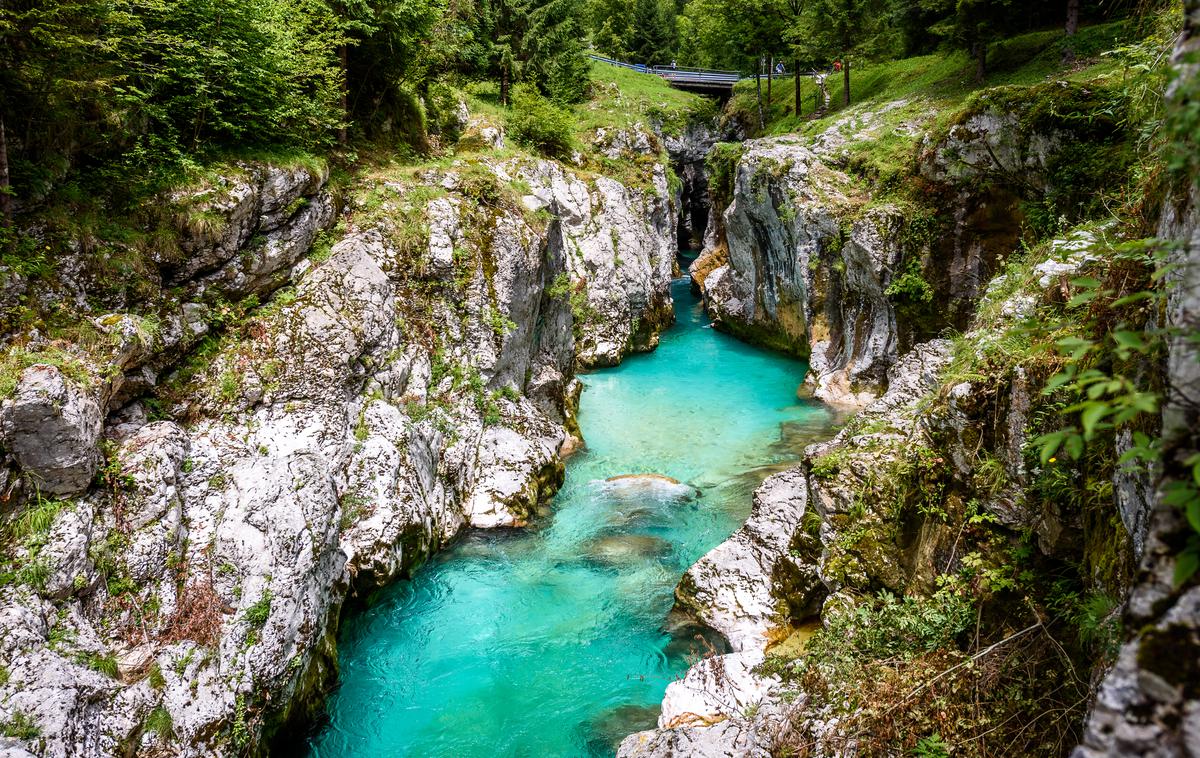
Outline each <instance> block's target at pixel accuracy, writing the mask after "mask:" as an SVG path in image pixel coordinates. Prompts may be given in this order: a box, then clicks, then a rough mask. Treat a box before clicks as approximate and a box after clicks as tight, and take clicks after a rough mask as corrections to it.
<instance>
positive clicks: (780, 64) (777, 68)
mask: <svg viewBox="0 0 1200 758" xmlns="http://www.w3.org/2000/svg"><path fill="white" fill-rule="evenodd" d="M775 73H776V74H782V73H783V61H779V62H778V63H776V64H775Z"/></svg>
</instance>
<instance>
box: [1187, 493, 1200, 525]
mask: <svg viewBox="0 0 1200 758" xmlns="http://www.w3.org/2000/svg"><path fill="white" fill-rule="evenodd" d="M1192 495H1193V497H1192V498H1190V499H1189V500H1188V503H1187V507H1186V508H1185V509H1184V513H1185V514H1186V515H1187V520H1188V523H1189V524H1191V525H1192V529H1193V530H1195V532H1196V533H1197V534H1200V492H1196V491H1195V490H1192Z"/></svg>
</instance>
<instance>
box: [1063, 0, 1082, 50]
mask: <svg viewBox="0 0 1200 758" xmlns="http://www.w3.org/2000/svg"><path fill="white" fill-rule="evenodd" d="M1078 31H1079V0H1067V23H1066V32H1067V42H1066V44H1065V45H1064V46H1063V63H1071V62H1072V61H1074V60H1075V45H1074V37H1075V33H1076V32H1078Z"/></svg>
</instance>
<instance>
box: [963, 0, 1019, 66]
mask: <svg viewBox="0 0 1200 758" xmlns="http://www.w3.org/2000/svg"><path fill="white" fill-rule="evenodd" d="M1013 5H1014V0H958V2H957V3H956V5H955V9H954V11H955V12H954V17H953V22H952V31H951V36H950V39H951V41H952V42H953V43H954V44H955V45H956V46H958V47H960V48H961V49H963V50H966V51H967V52H968V53H969V54H970V55H971V57H972V58H973V59H974V60H975V81H977V82H980V83H982V82H983V81H984V79H986V78H987V72H988V68H987V60H988V46H989V45H991V43H992V42H994V41H995V40H997V39H999V38H1000V37H1002V36H1004V34H1005V33H1006V32H1007V31H1008V30H1009V29H1010V27H1011V25H1012V24H1013V23H1014V22H1015V20H1016V19H1015V18H1014V8H1013Z"/></svg>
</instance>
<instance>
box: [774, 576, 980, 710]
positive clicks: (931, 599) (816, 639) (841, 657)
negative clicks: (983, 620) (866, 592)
mask: <svg viewBox="0 0 1200 758" xmlns="http://www.w3.org/2000/svg"><path fill="white" fill-rule="evenodd" d="M823 621H824V622H825V625H824V626H823V627H822V628H821V629H819V630H818V631H817V632H816V634H815V635H813V637H812V639H811V640H810V641H809V643H808V646H807V647H806V649H805V655H804V656H803V657H802V658H800V659H799V660H797V661H795V662H791V663H789V662H787V661H779V660H776V661H774V662H773V663H772V662H771V659H770V658H768V664H767V667H768V668H772V667H774V668H775V670H776V673H782V674H783V678H784V680H785V682H795V681H799V680H800V679H801V678H803V677H804V676H805V674H806V673H809V672H812V671H817V670H820V671H821V672H822V675H823V676H824V677H825V678H826V679H828V680H829V681H833V682H841V683H842V684H849V683H851V682H852V681H853V680H854V676H853V674H854V673H855V672H857V671H858V670H859V669H860V667H861V666H862V664H863V662H865V661H868V660H880V659H889V658H900V659H903V658H905V657H911V656H915V655H918V654H921V653H926V652H929V651H932V650H936V649H938V648H943V647H952V646H954V645H955V644H956V643H955V641H956V639H957V638H958V637H959V636H960V635H961V634H963V633H964V632H965V631H966V630H967V629H968V628H969V627H970V626H971V624H972V623H974V621H975V609H974V607H973V603H972V600H971V598H970V597H968V596H967V595H965V594H964V593H962V592H960V591H958V590H955V589H951V588H949V587H947V588H943V589H940V590H938V591H937V592H936V593H934V594H932V595H930V596H919V595H909V596H905V597H896V596H895V595H894V594H892V593H890V592H887V591H884V592H882V593H880V594H879V596H878V597H876V598H874V599H864V600H863V601H862V602H860V603H858V604H856V605H854V606H853V607H852V608H850V609H839V610H838V611H837V612H835V613H830V614H826V616H825V617H824V618H823ZM847 694H848V693H847Z"/></svg>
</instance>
